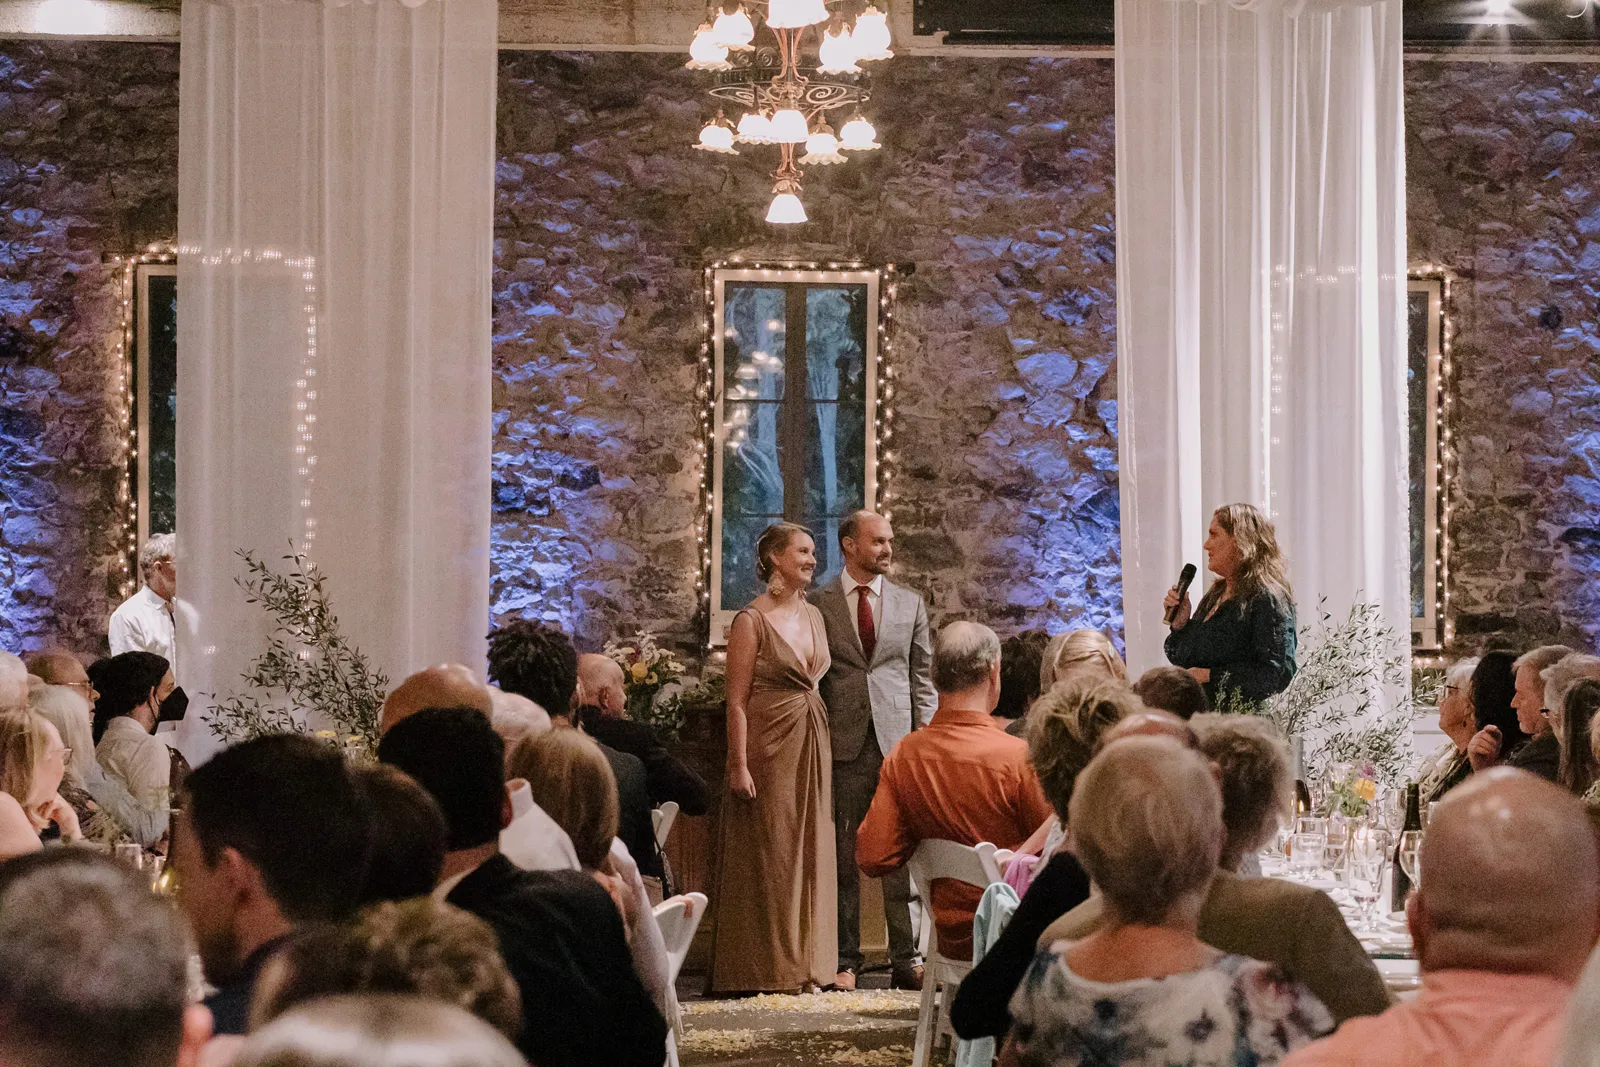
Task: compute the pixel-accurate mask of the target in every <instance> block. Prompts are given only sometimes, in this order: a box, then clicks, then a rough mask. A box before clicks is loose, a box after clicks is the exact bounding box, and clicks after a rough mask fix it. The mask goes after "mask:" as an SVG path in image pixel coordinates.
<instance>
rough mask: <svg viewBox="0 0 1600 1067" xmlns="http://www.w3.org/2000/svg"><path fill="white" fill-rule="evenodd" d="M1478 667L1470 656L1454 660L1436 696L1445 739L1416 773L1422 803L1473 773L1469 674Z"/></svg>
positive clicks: (1451, 787) (1473, 721)
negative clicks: (1468, 752)
mask: <svg viewBox="0 0 1600 1067" xmlns="http://www.w3.org/2000/svg"><path fill="white" fill-rule="evenodd" d="M1477 668H1478V659H1477V657H1476V656H1473V657H1469V658H1467V659H1461V660H1457V661H1456V662H1455V663H1454V664H1453V665H1452V666H1451V667H1450V669H1449V670H1448V671H1446V672H1445V676H1444V691H1443V692H1442V693H1441V694H1440V696H1439V730H1440V732H1441V733H1443V734H1444V736H1445V738H1446V740H1445V743H1444V744H1442V745H1440V746H1439V748H1438V749H1437V750H1436V751H1434V752H1433V753H1432V754H1431V755H1429V756H1428V757H1427V758H1426V759H1424V760H1423V761H1422V766H1421V767H1420V768H1419V769H1418V771H1417V780H1418V783H1419V793H1420V794H1421V796H1422V802H1423V803H1424V804H1431V803H1433V802H1434V801H1435V800H1438V799H1439V798H1440V797H1442V796H1444V795H1445V794H1446V793H1448V792H1450V790H1452V789H1454V788H1455V787H1456V786H1458V785H1460V784H1461V783H1462V782H1464V781H1466V780H1467V775H1469V774H1471V773H1472V763H1471V761H1470V760H1468V759H1467V745H1468V744H1469V743H1470V742H1471V741H1472V735H1473V734H1475V733H1477V730H1478V727H1477V725H1476V722H1475V720H1474V717H1473V711H1472V673H1473V671H1475V670H1477Z"/></svg>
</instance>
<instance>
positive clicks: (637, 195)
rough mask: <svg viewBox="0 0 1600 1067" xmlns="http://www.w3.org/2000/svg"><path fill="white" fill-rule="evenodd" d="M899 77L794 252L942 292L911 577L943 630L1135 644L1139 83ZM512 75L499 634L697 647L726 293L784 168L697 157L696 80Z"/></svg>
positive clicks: (906, 309) (915, 472) (499, 422)
mask: <svg viewBox="0 0 1600 1067" xmlns="http://www.w3.org/2000/svg"><path fill="white" fill-rule="evenodd" d="M880 71H881V73H880V74H879V75H878V76H877V79H876V85H875V89H874V94H875V99H874V102H873V105H872V108H871V111H872V115H873V119H874V122H875V123H876V124H877V126H878V129H879V130H880V131H881V133H880V140H882V141H883V142H884V145H885V147H884V150H883V151H881V152H878V153H874V154H873V157H869V158H867V159H865V160H857V161H853V162H852V163H850V164H848V165H846V166H840V167H831V168H821V167H818V168H813V169H812V170H811V171H810V172H809V173H808V174H807V187H806V192H805V201H806V205H807V208H808V210H809V212H810V215H811V219H812V221H811V222H810V223H808V224H806V225H803V226H800V227H795V228H794V229H795V231H796V232H794V233H792V234H790V235H788V236H791V237H792V238H793V239H796V240H798V241H802V242H807V243H809V244H812V245H826V246H831V247H835V248H839V249H841V250H845V251H848V252H850V253H852V254H854V255H856V256H859V257H860V258H862V259H863V260H866V261H869V262H895V263H905V262H914V263H915V264H916V273H915V275H914V276H913V277H912V278H911V279H910V280H909V281H907V282H905V283H903V284H902V285H901V286H900V308H899V315H900V328H899V331H898V334H897V336H896V338H895V356H894V358H895V362H896V366H897V367H898V368H899V371H900V374H901V379H900V381H901V393H900V395H899V396H898V397H897V404H898V407H897V414H898V424H897V433H896V438H895V443H896V446H897V449H898V452H899V456H900V462H901V464H902V468H903V476H902V478H901V479H900V481H899V482H898V483H897V493H898V499H896V500H895V501H894V502H893V506H894V515H895V521H896V527H897V531H896V532H897V535H898V538H899V541H900V559H901V564H902V575H903V577H904V578H905V580H907V581H909V582H910V584H912V585H914V586H916V587H918V588H920V589H922V590H923V591H924V592H926V593H927V594H928V595H929V597H930V600H931V607H932V609H933V611H934V614H935V615H936V616H937V617H954V616H961V615H969V616H971V617H974V618H979V619H987V620H991V621H993V622H994V623H995V624H996V625H998V626H1001V627H1003V628H1006V629H1011V628H1017V627H1021V626H1024V625H1035V624H1045V623H1049V624H1051V625H1052V627H1060V626H1063V625H1086V626H1107V627H1110V628H1111V629H1113V630H1120V629H1121V615H1122V608H1121V587H1120V577H1119V573H1120V572H1119V563H1118V555H1119V545H1118V516H1117V487H1116V401H1115V394H1116V388H1115V369H1114V361H1113V355H1114V347H1113V346H1114V339H1115V300H1114V297H1113V283H1114V280H1115V265H1114V262H1113V250H1114V244H1115V241H1114V238H1113V233H1112V210H1113V201H1114V198H1113V194H1112V185H1111V177H1112V170H1113V161H1112V150H1113V135H1112V126H1111V111H1112V96H1113V94H1112V70H1111V64H1110V63H1109V62H1107V61H1100V60H1043V59H1039V60H1026V59H1016V60H1004V61H994V60H971V59H928V58H920V57H919V58H900V59H896V60H894V61H893V62H892V63H887V64H884V65H883V66H882V67H881V68H880ZM500 75H501V76H500V169H499V178H498V182H497V186H498V188H497V212H496V260H495V268H496V270H495V296H496V300H495V370H496V390H495V409H496V421H495V459H494V462H495V499H496V505H495V507H496V515H495V526H494V559H495V567H494V570H495V578H494V611H495V614H496V616H497V617H507V616H512V615H518V614H532V615H538V616H543V617H546V618H549V619H552V620H555V621H558V622H560V623H562V624H563V625H567V626H571V627H574V628H576V629H577V630H578V631H579V632H580V633H581V635H582V637H583V638H584V640H585V641H586V642H588V643H590V644H593V643H595V642H598V641H600V640H602V639H604V638H605V637H606V636H608V635H610V634H612V633H614V632H618V631H627V630H630V629H632V628H634V627H637V626H642V625H651V626H655V627H658V628H661V629H664V630H666V631H669V632H673V633H675V634H679V635H682V636H684V637H690V636H691V635H692V633H693V628H692V625H691V624H692V620H693V617H694V612H695V606H696V605H695V575H696V572H697V568H698V556H697V548H696V541H695V523H696V521H697V504H698V492H699V479H700V468H699V462H698V457H697V456H696V455H695V441H696V425H697V419H698V415H699V406H698V403H697V401H696V399H695V386H696V381H697V357H698V351H699V346H700V342H701V339H702V337H703V331H704V325H703V321H702V308H703V304H702V297H701V268H702V267H703V266H704V265H705V264H706V263H708V262H709V261H711V260H712V259H714V258H716V257H717V256H718V255H720V254H723V253H727V252H731V251H733V250H735V249H740V248H745V247H748V246H753V245H758V244H760V243H761V242H763V241H768V240H771V238H772V230H771V228H770V227H768V226H767V225H766V224H765V223H764V222H763V221H762V215H763V213H764V211H765V209H766V202H767V200H768V199H769V195H770V194H769V193H768V189H769V188H770V180H771V179H770V176H769V175H770V167H771V165H772V162H773V161H772V159H771V158H770V155H771V154H772V153H773V151H774V150H771V149H768V150H765V151H764V152H763V150H753V151H750V152H749V155H750V156H752V157H754V158H740V159H732V160H729V159H726V158H725V157H719V156H711V155H708V154H707V153H703V152H697V151H694V150H692V149H691V148H690V145H691V144H693V142H694V140H695V137H696V135H697V134H698V132H699V128H700V126H701V125H702V124H703V123H704V122H705V121H706V119H707V118H708V117H709V114H710V112H709V111H708V106H707V105H708V103H709V100H708V98H707V97H705V95H704V92H703V90H704V86H705V77H704V76H703V75H696V74H693V73H691V72H687V71H685V70H683V68H682V59H681V57H672V56H653V55H626V54H606V53H593V54H536V53H521V54H506V55H504V56H502V59H501V70H500Z"/></svg>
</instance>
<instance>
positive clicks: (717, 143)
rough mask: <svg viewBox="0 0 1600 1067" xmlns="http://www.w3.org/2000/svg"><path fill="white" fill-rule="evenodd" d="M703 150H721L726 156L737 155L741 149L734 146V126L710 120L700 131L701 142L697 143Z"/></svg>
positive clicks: (697, 146)
mask: <svg viewBox="0 0 1600 1067" xmlns="http://www.w3.org/2000/svg"><path fill="white" fill-rule="evenodd" d="M695 147H696V148H698V149H700V150H701V151H702V152H720V153H722V154H723V155H725V156H736V155H738V154H739V150H738V149H737V148H735V147H733V128H732V127H730V126H726V125H724V124H722V123H720V122H708V123H706V125H705V128H704V129H702V130H701V131H700V142H699V143H698V144H696V145H695Z"/></svg>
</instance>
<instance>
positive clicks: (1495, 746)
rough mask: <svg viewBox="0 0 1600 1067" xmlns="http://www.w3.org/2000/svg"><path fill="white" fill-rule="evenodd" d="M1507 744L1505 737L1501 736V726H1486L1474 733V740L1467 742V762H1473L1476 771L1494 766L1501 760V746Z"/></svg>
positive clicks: (1473, 768)
mask: <svg viewBox="0 0 1600 1067" xmlns="http://www.w3.org/2000/svg"><path fill="white" fill-rule="evenodd" d="M1503 744H1505V739H1504V738H1502V737H1501V736H1500V727H1498V726H1485V727H1484V728H1483V729H1481V730H1479V731H1478V732H1477V733H1475V734H1473V735H1472V740H1471V741H1468V742H1467V762H1468V763H1471V764H1472V770H1473V772H1474V773H1476V772H1478V771H1481V770H1483V769H1485V768H1487V767H1493V766H1494V765H1495V764H1496V763H1498V762H1499V761H1500V748H1501V746H1502V745H1503Z"/></svg>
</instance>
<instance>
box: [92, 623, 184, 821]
mask: <svg viewBox="0 0 1600 1067" xmlns="http://www.w3.org/2000/svg"><path fill="white" fill-rule="evenodd" d="M95 688H96V689H98V690H99V691H100V699H99V700H97V701H95V705H94V737H95V749H94V754H95V759H97V760H98V761H99V762H100V768H101V770H103V771H105V772H106V777H108V778H111V779H114V780H115V781H116V782H118V783H119V784H120V785H121V786H122V787H123V788H124V789H126V790H127V791H128V792H129V793H130V794H131V795H132V796H133V799H134V801H135V802H137V803H138V805H139V807H140V808H141V809H142V810H144V811H146V812H150V813H152V814H154V813H158V812H159V813H161V815H165V813H166V810H167V808H168V807H170V806H171V805H170V803H169V797H170V793H169V788H168V787H169V785H170V782H171V776H172V750H171V749H170V748H168V747H167V746H166V745H164V744H162V743H161V741H159V740H157V739H156V738H155V737H154V736H152V735H151V731H152V730H154V729H155V726H156V720H157V719H158V718H159V717H160V715H161V703H162V701H164V700H166V699H167V697H169V696H171V695H172V690H173V684H172V669H171V667H170V666H169V665H168V663H167V661H166V660H164V659H162V658H161V657H160V656H158V655H156V654H155V653H153V652H124V653H123V654H122V655H120V656H113V657H111V659H109V660H107V661H105V662H104V663H103V664H101V665H100V666H99V669H98V671H97V672H96V675H95Z"/></svg>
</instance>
